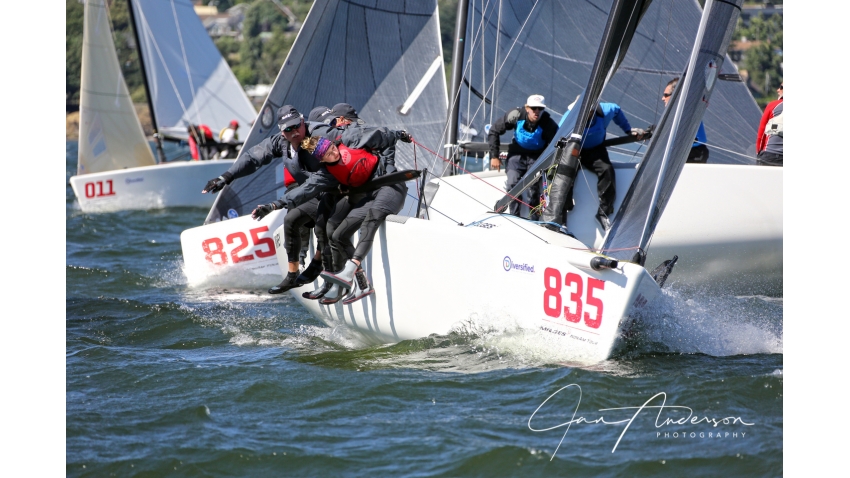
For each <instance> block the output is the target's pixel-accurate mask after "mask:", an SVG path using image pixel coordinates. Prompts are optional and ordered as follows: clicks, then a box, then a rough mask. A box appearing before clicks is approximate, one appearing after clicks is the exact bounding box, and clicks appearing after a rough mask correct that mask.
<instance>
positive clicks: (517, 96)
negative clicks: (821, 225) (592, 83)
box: [426, 0, 783, 295]
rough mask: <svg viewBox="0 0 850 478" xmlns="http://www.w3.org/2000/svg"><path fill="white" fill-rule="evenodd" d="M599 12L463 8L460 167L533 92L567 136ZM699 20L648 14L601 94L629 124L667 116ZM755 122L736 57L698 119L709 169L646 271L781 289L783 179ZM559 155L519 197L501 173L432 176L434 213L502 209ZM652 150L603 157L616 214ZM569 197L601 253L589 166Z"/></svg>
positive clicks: (583, 236) (551, 152) (663, 11)
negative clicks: (671, 269) (655, 265)
mask: <svg viewBox="0 0 850 478" xmlns="http://www.w3.org/2000/svg"><path fill="white" fill-rule="evenodd" d="M603 3H605V2H603ZM599 4H600V2H577V1H572V0H563V1H553V2H524V1H512V0H503V1H500V2H487V3H482V2H475V1H468V2H460V4H459V5H458V19H459V23H458V28H457V30H458V32H461V31H463V34H464V35H465V40H466V41H463V42H460V44H462V45H465V47H464V48H463V49H461V50H460V51H457V52H456V54H455V57H454V58H455V60H456V62H457V63H456V64H455V67H454V68H453V71H454V72H457V73H458V75H457V76H456V77H454V78H453V81H452V87H453V93H452V98H454V100H453V106H454V108H453V112H452V114H453V116H454V118H455V119H454V121H453V122H452V126H450V130H449V132H450V133H454V134H453V135H451V136H450V137H449V140H448V141H447V143H449V144H450V145H454V148H455V149H453V150H452V151H450V152H449V153H450V154H452V155H454V157H455V158H456V159H457V158H461V159H458V162H459V163H460V164H461V165H463V164H464V161H465V159H466V157H467V156H466V155H472V154H474V152H473V151H475V150H476V149H478V150H479V151H480V150H484V151H486V150H487V148H486V143H483V141H486V136H487V128H488V126H489V124H491V123H492V122H493V121H494V119H495V118H497V117H498V116H500V115H501V114H503V113H504V112H505V111H507V110H508V109H510V108H513V107H516V106H519V105H522V104H524V101H525V99H526V98H527V97H528V96H529V95H530V94H532V93H534V94H542V95H543V96H544V97H545V98H546V103H547V111H549V113H550V114H551V115H552V117H553V118H554V119H555V120H556V121H560V122H561V131H560V132H559V136H558V137H560V136H563V134H565V133H564V132H565V130H566V126H565V125H564V124H563V121H564V120H565V117H568V115H567V112H568V105H569V104H570V103H572V102H573V101H574V100H575V98H576V95H578V94H579V93H580V92H581V85H583V84H584V81H586V79H587V77H588V75H590V69H591V66H592V65H593V57H592V53H593V49H592V47H591V44H592V43H593V42H598V41H599V39H600V38H599V36H598V35H600V34H601V32H602V30H603V27H604V24H605V19H606V15H605V13H606V12H605V11H603V9H602V8H600V6H599ZM700 12H701V9H700V7H699V5H698V4H697V3H696V2H695V1H690V0H685V1H675V2H673V1H655V2H653V3H652V4H651V5H649V6H648V7H647V10H646V12H645V13H644V15H643V20H642V21H641V24H640V25H639V26H638V29H637V32H636V34H635V37H634V39H633V45H632V47H633V51H640V52H641V54H640V55H636V54H633V55H630V56H628V57H626V59H625V60H624V63H623V64H622V65H621V66H620V68H619V69H618V74H617V75H616V76H615V77H613V78H612V79H611V81H610V82H609V83H608V84H607V85H606V88H605V91H604V94H603V97H602V101H610V102H614V103H617V104H618V105H620V106H621V107H622V108H623V111H624V112H625V113H626V115H627V116H628V118H629V120H630V122H631V123H632V126H642V127H646V126H647V125H650V124H653V123H655V122H657V120H658V118H659V116H660V115H661V113H662V112H663V111H664V104H663V102H662V101H661V92H662V91H663V90H664V87H665V85H666V83H667V81H668V80H670V79H672V78H673V77H676V76H680V75H681V68H682V65H684V64H685V63H686V61H687V60H688V54H689V49H688V47H689V46H690V43H691V42H692V41H693V36H692V33H693V32H694V31H695V30H696V28H697V27H698V25H699V21H700V15H701V13H700ZM460 19H463V21H462V20H460ZM685 45H687V47H684V46H685ZM458 60H460V61H458ZM760 115H761V112H760V110H759V108H758V106H757V105H756V103H755V100H754V99H753V98H752V95H751V94H750V93H749V91H748V89H747V87H746V86H745V84H744V83H742V82H741V81H740V76H739V75H738V72H737V70H736V69H735V67H734V65H733V64H732V63H731V61H729V60H728V59H727V60H726V61H724V63H723V65H722V71H721V72H720V73H719V74H718V75H717V86H716V87H715V91H714V92H713V94H712V104H711V107H710V108H708V109H707V110H706V113H705V117H704V118H703V121H704V124H705V128H706V130H707V133H708V147H709V150H710V158H709V163H708V164H685V165H684V167H683V169H682V172H681V176H680V177H679V180H678V183H677V187H676V188H675V190H674V191H673V193H672V197H671V198H670V202H669V207H668V208H667V210H666V211H665V214H664V216H663V218H662V220H661V221H660V222H659V224H658V226H657V227H656V228H655V230H654V237H653V248H652V250H651V251H650V252H649V257H648V260H649V262H659V261H661V260H663V259H664V258H666V257H670V256H672V255H673V254H678V255H680V257H681V260H680V261H679V262H678V264H677V266H676V275H675V278H676V281H678V282H680V283H683V284H688V285H692V286H698V287H710V288H715V289H718V290H721V291H724V292H731V293H737V294H769V295H776V294H781V293H782V264H783V260H782V243H783V201H782V191H783V187H782V182H783V171H782V168H765V167H759V166H756V165H755V161H754V159H755V151H754V138H755V137H756V127H757V125H758V122H759V118H760ZM455 125H456V126H455ZM510 134H512V132H509V133H508V134H507V135H505V136H504V137H503V138H502V144H503V145H505V144H507V143H508V142H510V139H511V138H510ZM609 136H611V135H609ZM482 145H483V146H484V147H483V148H482V147H481V146H482ZM555 146H556V145H555V142H553V143H552V144H551V145H550V147H549V148H548V149H547V150H546V151H545V152H544V153H543V154H542V155H541V158H546V161H544V162H542V163H540V164H539V168H538V169H537V170H536V171H530V172H529V173H527V174H526V178H527V179H528V181H526V182H523V183H520V184H519V185H518V186H517V188H515V190H514V191H505V183H506V176H505V173H504V171H502V172H497V171H489V170H485V171H483V172H481V173H477V172H476V173H474V174H472V175H469V174H461V175H456V176H444V177H443V178H441V179H434V180H432V181H431V182H430V183H429V184H428V185H427V186H426V191H427V193H428V194H427V204H428V207H427V208H426V210H427V211H429V213H430V214H429V217H430V218H431V219H432V220H435V221H444V222H449V223H455V224H456V223H464V224H466V223H468V222H469V221H470V220H472V218H474V217H477V216H478V215H480V214H482V213H485V212H487V211H493V210H497V211H498V210H504V207H505V206H506V205H507V203H508V202H509V200H510V198H511V197H517V196H518V194H519V191H521V190H522V189H523V188H525V187H526V186H527V185H528V184H529V183H530V182H531V181H534V180H538V179H539V178H540V177H541V176H540V175H541V174H542V173H544V172H545V170H546V169H547V168H549V167H550V165H551V164H552V162H553V161H554V159H555V153H556V147H555ZM646 146H647V145H646V143H631V144H622V145H619V146H614V147H609V148H608V151H609V155H610V157H611V161H612V163H613V164H614V167H615V169H616V190H617V197H616V200H615V210H619V208H620V207H621V203H622V201H623V200H624V198H625V195H626V192H627V191H628V189H629V186H630V184H631V183H632V181H633V179H634V178H635V175H636V173H637V165H638V163H639V162H640V161H641V160H642V159H643V157H644V155H645V153H646ZM464 153H465V154H464ZM446 156H449V154H447V155H446ZM487 163H488V162H487V161H485V165H486V164H487ZM535 173H536V174H535ZM573 192H574V199H575V207H574V209H573V210H572V211H571V212H570V213H569V215H568V219H569V221H568V223H569V224H568V228H569V230H570V232H571V233H572V234H574V235H575V236H576V237H577V238H578V239H579V240H580V241H582V242H584V243H587V244H592V245H593V247H595V248H597V249H599V248H601V247H602V244H603V241H604V231H603V230H602V228H601V227H599V226H598V224H597V223H595V222H594V221H592V220H588V219H589V218H592V217H593V216H594V214H595V213H596V210H597V206H598V199H597V194H596V176H595V174H593V173H592V172H590V173H586V172H584V171H581V172H580V173H579V176H578V177H577V179H576V182H575V187H574V190H573ZM566 219H567V218H565V220H566Z"/></svg>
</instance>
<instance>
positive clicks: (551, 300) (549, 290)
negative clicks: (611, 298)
mask: <svg viewBox="0 0 850 478" xmlns="http://www.w3.org/2000/svg"><path fill="white" fill-rule="evenodd" d="M543 286H544V287H545V290H544V291H543V311H544V312H546V315H548V316H549V317H555V318H558V317H561V315H563V316H564V318H565V319H567V322H578V321H579V320H582V319H584V323H585V325H587V326H588V327H590V328H591V329H598V328H599V326H600V325H601V324H602V309H603V304H602V299H600V298H599V297H596V296H595V295H594V293H595V292H596V291H600V290H605V281H603V280H600V279H594V278H593V277H588V278H587V283H586V284H585V281H584V278H583V277H582V276H581V275H579V274H576V273H575V272H569V273H567V275H565V276H564V280H563V281H561V271H559V270H558V269H553V268H551V267H547V268H546V270H545V271H543ZM563 286H566V287H567V290H568V293H569V298H568V299H567V300H566V303H564V301H563V300H562V297H561V288H562V287H563ZM585 290H586V291H587V294H586V295H585ZM582 296H584V300H582ZM588 305H589V306H591V307H594V308H596V316H595V317H593V318H591V315H590V313H588V312H587V311H585V310H584V309H585V306H588Z"/></svg>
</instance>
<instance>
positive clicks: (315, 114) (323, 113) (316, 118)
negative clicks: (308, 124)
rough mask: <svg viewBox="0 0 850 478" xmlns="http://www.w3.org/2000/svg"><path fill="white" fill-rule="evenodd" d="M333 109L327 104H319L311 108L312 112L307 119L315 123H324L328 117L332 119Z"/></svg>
mask: <svg viewBox="0 0 850 478" xmlns="http://www.w3.org/2000/svg"><path fill="white" fill-rule="evenodd" d="M331 113H332V111H331V109H330V108H328V107H327V106H317V107H315V108H313V109H312V110H310V114H309V115H307V121H312V122H314V123H324V122H325V120H326V119H330V118H331V117H332V116H331Z"/></svg>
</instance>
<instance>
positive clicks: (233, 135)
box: [218, 120, 239, 158]
mask: <svg viewBox="0 0 850 478" xmlns="http://www.w3.org/2000/svg"><path fill="white" fill-rule="evenodd" d="M237 129H239V122H238V121H236V120H231V121H230V124H228V125H227V126H225V127H224V128H223V129H222V130H221V131H219V133H218V142H219V144H220V145H221V156H220V157H221V158H227V157H231V156H234V155H236V154H237V152H238V144H239V134H238V133H237V131H236V130H237Z"/></svg>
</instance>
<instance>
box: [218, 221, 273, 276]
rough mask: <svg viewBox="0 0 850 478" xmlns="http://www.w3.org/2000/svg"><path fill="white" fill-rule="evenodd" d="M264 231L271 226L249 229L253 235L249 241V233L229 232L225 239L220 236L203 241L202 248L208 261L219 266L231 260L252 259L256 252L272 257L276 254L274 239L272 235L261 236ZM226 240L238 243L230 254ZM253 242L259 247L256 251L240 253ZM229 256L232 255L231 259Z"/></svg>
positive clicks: (258, 254) (259, 256) (244, 260)
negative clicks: (226, 248) (226, 246)
mask: <svg viewBox="0 0 850 478" xmlns="http://www.w3.org/2000/svg"><path fill="white" fill-rule="evenodd" d="M263 232H269V227H268V226H262V227H256V228H254V229H251V230H249V231H248V234H250V235H251V242H248V235H246V234H245V233H244V232H241V231H240V232H234V233H232V234H228V235H227V237H226V238H225V240H224V241H222V240H221V239H219V238H218V237H211V238H209V239H207V240H205V241H203V242H201V249H203V250H204V254H206V259H207V262H210V263H212V264H215V265H217V266H221V265H225V264H227V263H228V262H230V261H232V262H233V263H234V264H236V263H239V262H246V261H252V260H254V254H256V256H257V257H258V258H260V259H262V258H265V257H272V256H274V254H275V250H274V241H272V238H270V237H260V233H263ZM225 241H226V242H227V244H235V245H236V247H234V248H233V249H231V250H230V254H228V253H227V251H226V250H225V248H224V243H225ZM251 244H253V246H254V247H256V248H257V249H256V250H254V253H253V254H252V253H248V254H244V255H240V253H242V252H243V251H244V250H245V249H247V248H248V247H249V246H250V245H251ZM262 246H265V249H263V248H262ZM228 257H230V259H229V260H228Z"/></svg>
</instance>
